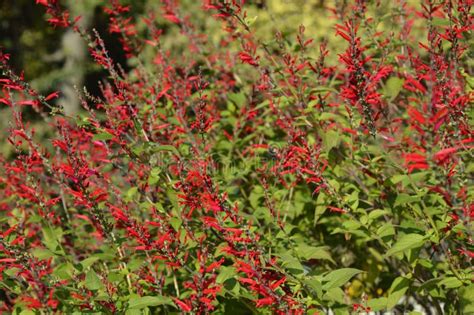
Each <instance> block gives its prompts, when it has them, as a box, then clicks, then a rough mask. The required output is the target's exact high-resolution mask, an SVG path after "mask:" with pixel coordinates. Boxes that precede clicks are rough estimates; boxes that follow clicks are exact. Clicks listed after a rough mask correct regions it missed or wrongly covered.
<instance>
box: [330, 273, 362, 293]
mask: <svg viewBox="0 0 474 315" xmlns="http://www.w3.org/2000/svg"><path fill="white" fill-rule="evenodd" d="M361 272H363V271H362V270H359V269H355V268H342V269H338V270H334V271H331V272H330V273H328V274H327V275H326V276H324V278H323V282H326V283H325V284H324V285H323V289H324V290H330V289H332V288H337V287H340V286H343V285H344V284H346V283H347V282H349V280H351V278H352V277H354V276H355V275H358V274H359V273H361Z"/></svg>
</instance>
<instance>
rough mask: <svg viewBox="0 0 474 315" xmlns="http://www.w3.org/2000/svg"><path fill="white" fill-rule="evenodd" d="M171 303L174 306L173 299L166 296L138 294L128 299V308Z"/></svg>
mask: <svg viewBox="0 0 474 315" xmlns="http://www.w3.org/2000/svg"><path fill="white" fill-rule="evenodd" d="M157 305H171V306H175V305H174V303H173V300H171V298H169V297H166V296H140V297H135V298H131V299H130V300H129V301H128V308H130V309H142V308H145V307H148V306H157Z"/></svg>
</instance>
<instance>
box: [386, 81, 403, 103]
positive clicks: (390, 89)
mask: <svg viewBox="0 0 474 315" xmlns="http://www.w3.org/2000/svg"><path fill="white" fill-rule="evenodd" d="M404 82H405V80H403V79H400V78H398V77H390V78H389V79H388V80H387V83H385V88H384V95H385V96H388V98H389V99H390V100H393V99H394V98H395V97H397V96H398V94H399V93H400V91H401V90H402V87H403V83H404Z"/></svg>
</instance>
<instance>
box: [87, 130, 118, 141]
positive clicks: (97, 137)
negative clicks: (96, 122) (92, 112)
mask: <svg viewBox="0 0 474 315" xmlns="http://www.w3.org/2000/svg"><path fill="white" fill-rule="evenodd" d="M113 138H114V135H113V134H110V133H108V132H101V133H98V134H95V135H94V137H92V140H94V141H107V140H110V139H113Z"/></svg>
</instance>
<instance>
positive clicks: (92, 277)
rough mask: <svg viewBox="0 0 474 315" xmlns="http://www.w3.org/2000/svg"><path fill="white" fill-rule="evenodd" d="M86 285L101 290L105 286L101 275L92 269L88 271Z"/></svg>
mask: <svg viewBox="0 0 474 315" xmlns="http://www.w3.org/2000/svg"><path fill="white" fill-rule="evenodd" d="M84 285H85V286H86V288H87V289H89V290H99V289H100V288H102V287H103V284H102V281H100V278H99V276H98V275H97V274H96V273H95V271H94V270H92V269H91V270H89V272H87V274H86V279H85V281H84Z"/></svg>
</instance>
